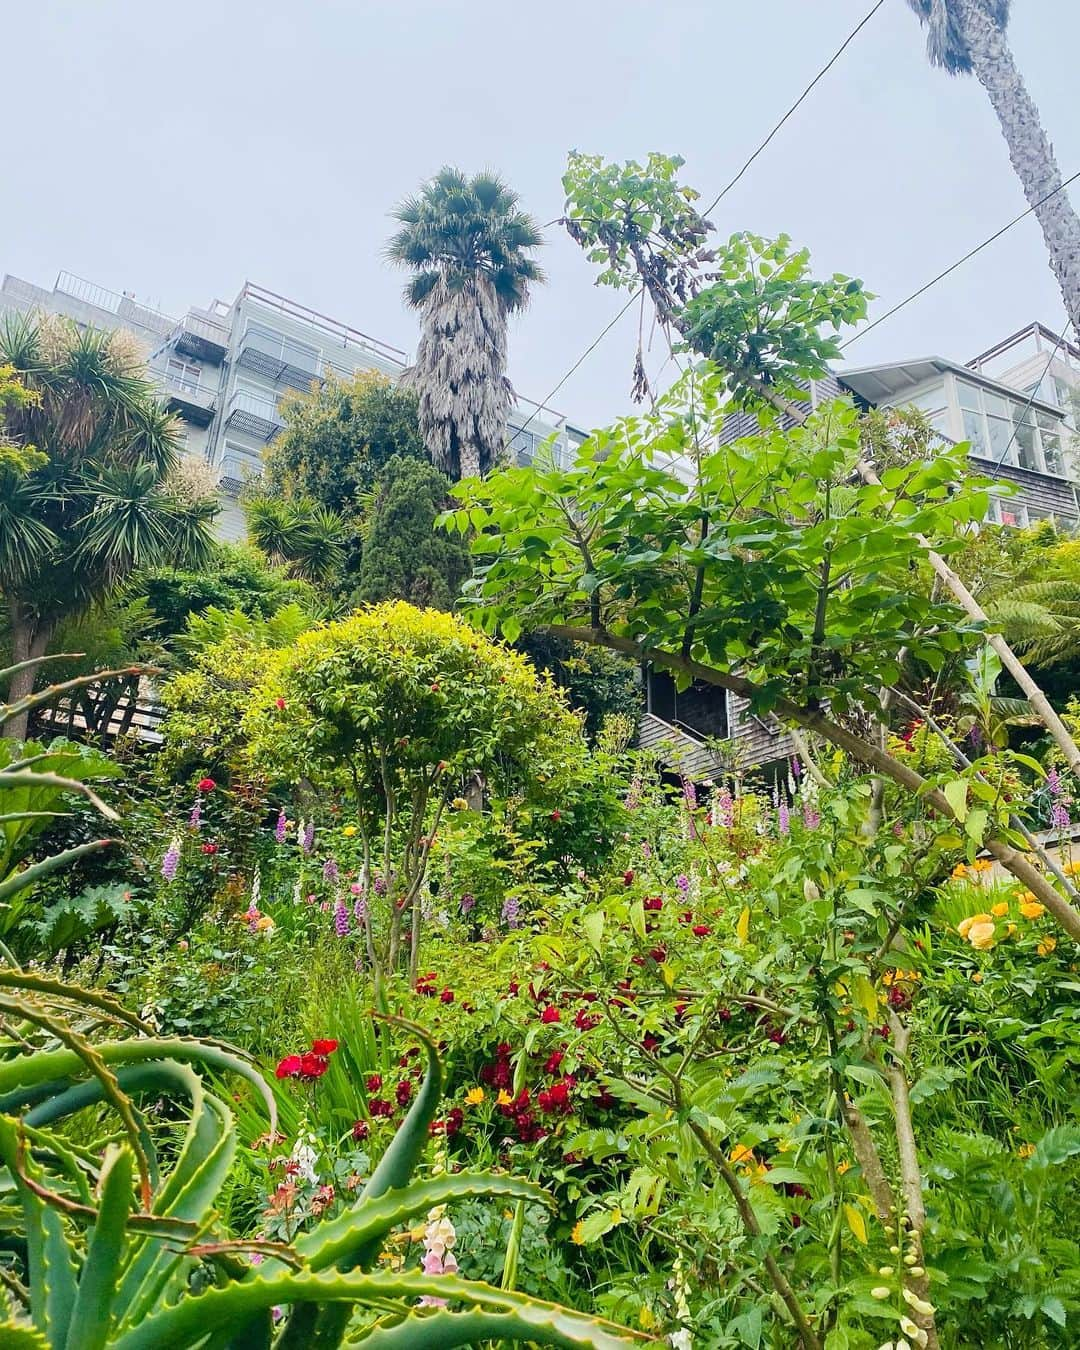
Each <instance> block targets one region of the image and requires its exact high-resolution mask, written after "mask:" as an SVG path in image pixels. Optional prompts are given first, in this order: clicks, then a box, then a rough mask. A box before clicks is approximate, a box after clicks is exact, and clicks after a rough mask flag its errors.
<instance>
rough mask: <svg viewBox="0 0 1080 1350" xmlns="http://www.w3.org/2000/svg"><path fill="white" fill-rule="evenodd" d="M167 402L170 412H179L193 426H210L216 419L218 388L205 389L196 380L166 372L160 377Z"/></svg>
mask: <svg viewBox="0 0 1080 1350" xmlns="http://www.w3.org/2000/svg"><path fill="white" fill-rule="evenodd" d="M160 380H161V387H162V390H163V391H164V394H165V403H166V406H167V407H168V409H169V411H170V412H175V413H179V415H180V416H181V417H182V418H183V419H184V421H185V422H190V423H191V424H192V426H196V427H208V426H209V425H210V423H211V422H212V421H213V420H214V409H215V408H216V407H217V390H216V389H203V388H201V387H200V386H199V384H198V383H197V382H196V381H195V380H187V379H184V378H183V377H182V376H178V375H170V374H167V373H166V374H165V375H162V376H161V377H160Z"/></svg>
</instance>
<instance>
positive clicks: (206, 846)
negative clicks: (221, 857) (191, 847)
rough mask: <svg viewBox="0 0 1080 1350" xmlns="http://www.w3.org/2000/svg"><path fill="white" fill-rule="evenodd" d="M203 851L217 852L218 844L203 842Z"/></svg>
mask: <svg viewBox="0 0 1080 1350" xmlns="http://www.w3.org/2000/svg"><path fill="white" fill-rule="evenodd" d="M202 851H203V852H204V853H216V852H217V844H203V846H202Z"/></svg>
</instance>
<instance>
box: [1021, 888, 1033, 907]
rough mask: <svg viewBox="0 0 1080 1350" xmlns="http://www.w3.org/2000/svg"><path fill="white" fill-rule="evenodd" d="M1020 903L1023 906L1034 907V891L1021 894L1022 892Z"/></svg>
mask: <svg viewBox="0 0 1080 1350" xmlns="http://www.w3.org/2000/svg"><path fill="white" fill-rule="evenodd" d="M1020 903H1021V904H1022V905H1033V904H1034V903H1035V892H1034V891H1021V892H1020Z"/></svg>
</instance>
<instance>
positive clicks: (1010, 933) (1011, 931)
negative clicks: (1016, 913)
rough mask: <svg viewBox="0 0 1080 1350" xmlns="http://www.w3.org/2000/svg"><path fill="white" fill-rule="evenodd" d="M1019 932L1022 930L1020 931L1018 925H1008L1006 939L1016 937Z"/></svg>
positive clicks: (1006, 926)
mask: <svg viewBox="0 0 1080 1350" xmlns="http://www.w3.org/2000/svg"><path fill="white" fill-rule="evenodd" d="M1019 931H1020V929H1019V927H1018V925H1017V924H1015V923H1007V924H1006V925H1005V936H1006V937H1015V936H1016V935H1017V933H1018V932H1019Z"/></svg>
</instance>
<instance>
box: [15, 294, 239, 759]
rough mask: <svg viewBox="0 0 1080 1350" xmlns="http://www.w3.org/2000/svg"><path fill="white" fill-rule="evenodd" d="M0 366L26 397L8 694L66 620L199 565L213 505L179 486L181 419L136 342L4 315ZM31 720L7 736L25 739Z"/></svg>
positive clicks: (29, 684)
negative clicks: (170, 565) (118, 593)
mask: <svg viewBox="0 0 1080 1350" xmlns="http://www.w3.org/2000/svg"><path fill="white" fill-rule="evenodd" d="M0 366H5V367H8V368H10V369H11V370H12V371H13V372H14V374H15V376H16V377H17V378H18V380H19V382H20V383H21V384H22V386H23V387H24V388H25V389H26V390H27V391H29V395H30V397H29V398H23V399H19V400H17V401H14V402H12V401H9V402H8V403H7V404H6V406H4V408H3V409H2V410H0V441H6V442H7V443H9V444H11V445H14V446H23V447H33V450H32V451H30V450H28V451H27V453H26V454H24V455H23V457H22V460H21V461H20V460H19V458H18V457H14V456H11V455H8V456H5V457H2V458H0V597H2V598H3V600H4V602H5V605H6V607H7V613H8V623H9V626H10V632H11V648H12V659H13V663H14V664H15V665H16V667H17V668H16V670H15V672H14V673H13V674H12V676H11V679H10V682H9V686H8V693H7V697H8V700H9V701H10V702H14V701H15V700H16V699H18V698H21V697H22V696H23V695H25V694H27V693H29V692H30V691H31V690H32V689H33V685H34V679H35V674H36V670H35V667H34V666H33V665H24V664H23V663H25V662H32V661H34V660H35V659H36V658H39V657H41V656H42V655H44V654H45V653H46V652H47V651H48V647H49V642H50V640H51V639H52V637H53V635H54V634H55V632H56V630H57V628H58V627H59V625H60V624H61V622H63V621H65V620H69V619H73V618H76V617H77V616H79V615H81V614H85V613H86V612H87V611H88V610H89V609H90V608H91V606H92V605H94V604H95V603H96V602H99V601H101V600H103V599H104V598H105V597H107V596H108V595H110V594H111V593H112V592H114V591H115V590H116V588H117V587H118V586H119V585H120V584H121V583H122V582H123V581H124V580H125V579H126V578H127V577H128V576H130V574H131V573H132V572H133V571H135V569H136V568H139V567H143V566H147V565H153V564H156V563H160V562H164V561H169V562H177V563H181V564H188V565H198V564H199V563H200V562H201V561H202V560H203V559H204V558H205V557H206V556H207V554H208V553H209V550H210V548H211V547H212V534H211V524H212V521H213V517H214V515H215V514H216V510H217V508H216V504H215V503H214V502H213V501H212V500H208V499H205V498H200V499H198V500H192V499H191V498H190V495H189V494H185V493H184V492H183V491H179V490H176V489H175V488H174V485H173V478H174V475H175V474H176V472H177V465H178V458H177V445H178V441H177V434H176V423H175V421H174V419H173V418H172V417H171V416H169V415H168V414H167V413H166V412H165V411H164V408H163V405H162V404H161V403H160V402H159V401H158V399H157V397H156V394H155V390H154V386H153V385H152V384H151V383H150V381H149V380H148V379H147V377H146V371H145V367H144V365H143V362H142V358H141V356H140V354H139V351H138V349H137V347H136V346H135V343H134V341H133V339H132V338H131V337H130V335H129V334H126V333H123V332H113V333H103V332H98V331H96V330H94V329H87V330H85V331H80V330H79V329H78V328H77V327H76V326H75V324H73V323H71V322H70V321H67V320H60V319H57V318H54V317H52V316H47V315H46V316H24V315H17V316H8V318H6V319H5V320H4V321H3V323H0ZM25 734H26V718H25V716H22V717H14V718H11V719H9V720H8V721H7V722H6V723H5V725H4V735H5V736H8V737H15V738H17V739H22V738H23V737H24V736H25Z"/></svg>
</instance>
